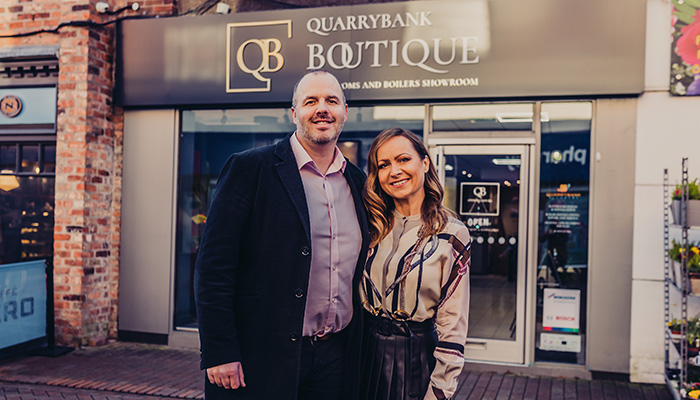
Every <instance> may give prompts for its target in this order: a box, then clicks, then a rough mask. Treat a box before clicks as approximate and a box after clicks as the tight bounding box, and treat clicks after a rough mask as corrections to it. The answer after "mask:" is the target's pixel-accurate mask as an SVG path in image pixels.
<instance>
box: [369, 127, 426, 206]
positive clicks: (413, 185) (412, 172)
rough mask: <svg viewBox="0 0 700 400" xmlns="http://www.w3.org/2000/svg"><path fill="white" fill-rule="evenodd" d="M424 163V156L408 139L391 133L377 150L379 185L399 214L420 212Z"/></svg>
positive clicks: (424, 172)
mask: <svg viewBox="0 0 700 400" xmlns="http://www.w3.org/2000/svg"><path fill="white" fill-rule="evenodd" d="M428 163H429V161H428V158H427V157H424V158H422V157H421V156H420V155H418V152H416V150H415V149H414V148H413V145H412V144H411V141H410V140H408V139H407V138H405V137H403V136H394V137H393V138H391V139H389V140H388V141H387V142H386V143H384V144H383V145H381V146H380V147H379V148H378V149H377V168H378V174H377V178H378V179H379V185H380V186H381V188H382V190H384V192H386V194H388V195H389V196H391V197H392V198H393V199H394V204H395V205H396V209H397V210H398V211H399V212H400V213H401V214H403V215H415V214H417V213H419V212H420V207H421V205H422V204H423V199H424V198H425V189H424V188H423V185H424V183H425V174H426V172H428Z"/></svg>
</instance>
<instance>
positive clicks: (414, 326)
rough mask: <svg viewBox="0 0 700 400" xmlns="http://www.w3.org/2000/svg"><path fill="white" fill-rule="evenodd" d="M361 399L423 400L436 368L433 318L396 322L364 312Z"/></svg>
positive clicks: (435, 340)
mask: <svg viewBox="0 0 700 400" xmlns="http://www.w3.org/2000/svg"><path fill="white" fill-rule="evenodd" d="M364 315H365V316H364V319H365V321H364V322H365V325H364V326H365V332H364V335H363V342H362V357H361V359H362V366H361V371H360V375H361V378H360V391H359V393H360V397H359V398H360V399H361V400H412V399H421V400H422V399H423V397H425V393H426V391H427V390H428V385H429V384H430V375H431V374H432V372H433V369H434V368H435V356H434V355H433V351H434V350H435V346H436V345H437V332H436V331H435V323H434V321H433V320H428V321H424V322H419V323H416V322H413V321H395V320H391V319H388V318H384V317H375V316H373V315H371V314H369V313H368V312H364Z"/></svg>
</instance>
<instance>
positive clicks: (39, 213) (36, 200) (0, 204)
mask: <svg viewBox="0 0 700 400" xmlns="http://www.w3.org/2000/svg"><path fill="white" fill-rule="evenodd" d="M55 160H56V145H55V144H54V143H17V142H14V143H3V142H0V264H8V263H15V262H19V261H27V260H32V259H37V258H50V257H52V256H53V226H54V185H55V183H54V181H55V176H54V175H55V164H56V161H55Z"/></svg>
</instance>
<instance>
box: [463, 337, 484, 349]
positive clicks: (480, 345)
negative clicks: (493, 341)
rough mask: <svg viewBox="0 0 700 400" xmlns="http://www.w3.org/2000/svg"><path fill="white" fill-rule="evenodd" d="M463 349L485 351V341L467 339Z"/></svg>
mask: <svg viewBox="0 0 700 400" xmlns="http://www.w3.org/2000/svg"><path fill="white" fill-rule="evenodd" d="M464 349H465V350H486V341H484V340H474V339H467V343H466V344H465V346H464Z"/></svg>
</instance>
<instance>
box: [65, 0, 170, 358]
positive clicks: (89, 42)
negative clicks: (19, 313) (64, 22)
mask: <svg viewBox="0 0 700 400" xmlns="http://www.w3.org/2000/svg"><path fill="white" fill-rule="evenodd" d="M131 3H132V2H128V3H127V2H125V1H119V2H109V4H110V10H116V9H118V8H121V7H123V6H125V5H127V4H131ZM139 3H140V4H141V5H142V7H141V8H140V9H139V10H138V14H142V15H149V16H150V15H155V14H159V15H171V14H172V13H173V12H174V3H173V2H172V0H163V1H153V0H149V1H148V2H146V4H144V2H139ZM61 7H62V12H63V15H72V18H71V19H72V20H87V19H90V20H93V21H96V22H104V21H109V20H111V19H114V18H116V17H114V16H102V15H97V14H95V11H94V6H93V5H92V4H90V2H81V4H76V3H68V4H65V2H64V3H61ZM133 14H134V12H133V11H132V10H127V11H125V12H124V14H122V16H124V15H133ZM115 31H116V27H115V25H114V24H110V25H106V26H102V27H89V28H75V27H67V28H64V29H62V30H61V33H60V38H61V39H60V48H61V56H60V60H59V82H58V116H57V123H58V133H57V135H58V137H57V146H56V153H57V154H56V206H55V227H54V289H55V295H54V300H55V327H56V339H57V342H58V343H60V344H64V345H73V346H76V345H90V346H94V345H100V344H103V343H105V341H106V340H107V339H108V338H115V337H116V335H117V310H118V293H119V243H120V242H119V241H120V214H121V188H122V182H121V171H122V140H123V112H122V110H121V109H119V108H117V107H115V106H114V105H113V97H112V96H113V89H114V64H115V62H114V58H115V48H114V44H115V40H114V39H115Z"/></svg>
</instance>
